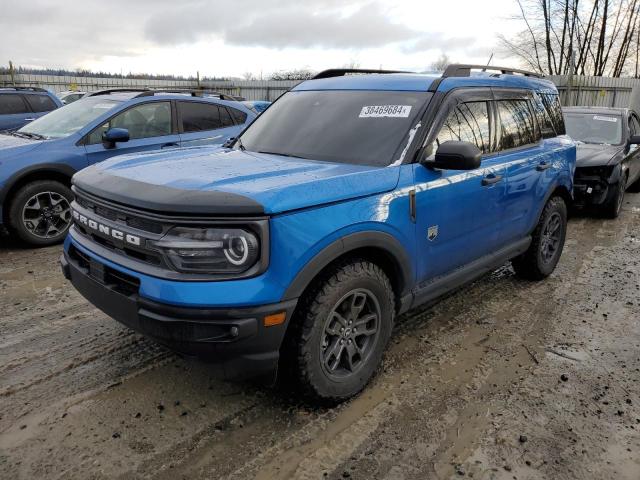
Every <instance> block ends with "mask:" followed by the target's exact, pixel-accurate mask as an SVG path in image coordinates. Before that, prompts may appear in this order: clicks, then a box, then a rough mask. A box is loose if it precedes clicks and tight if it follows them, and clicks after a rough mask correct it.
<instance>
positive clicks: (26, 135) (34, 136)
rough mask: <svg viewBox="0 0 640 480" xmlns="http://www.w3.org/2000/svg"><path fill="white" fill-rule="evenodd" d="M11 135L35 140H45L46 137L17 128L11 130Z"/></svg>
mask: <svg viewBox="0 0 640 480" xmlns="http://www.w3.org/2000/svg"><path fill="white" fill-rule="evenodd" d="M11 135H13V136H14V137H19V138H32V139H35V140H47V137H45V136H44V135H40V134H39V133H31V132H21V131H19V130H16V131H14V132H11Z"/></svg>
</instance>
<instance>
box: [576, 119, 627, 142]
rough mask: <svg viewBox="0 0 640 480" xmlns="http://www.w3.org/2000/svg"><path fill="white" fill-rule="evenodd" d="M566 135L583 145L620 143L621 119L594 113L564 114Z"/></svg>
mask: <svg viewBox="0 0 640 480" xmlns="http://www.w3.org/2000/svg"><path fill="white" fill-rule="evenodd" d="M564 120H565V123H566V125H567V134H568V135H569V136H570V137H571V138H573V139H574V140H577V141H579V142H583V143H597V144H608V145H619V144H621V143H622V117H620V116H619V115H607V114H595V113H565V114H564Z"/></svg>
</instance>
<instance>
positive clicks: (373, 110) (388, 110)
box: [359, 105, 411, 118]
mask: <svg viewBox="0 0 640 480" xmlns="http://www.w3.org/2000/svg"><path fill="white" fill-rule="evenodd" d="M410 112H411V105H369V106H365V107H362V110H360V115H359V118H382V117H390V118H407V117H408V116H409V113H410Z"/></svg>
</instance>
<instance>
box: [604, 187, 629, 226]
mask: <svg viewBox="0 0 640 480" xmlns="http://www.w3.org/2000/svg"><path fill="white" fill-rule="evenodd" d="M626 183H627V182H626V178H624V177H623V178H622V179H620V181H619V182H618V183H617V184H616V185H615V186H614V187H613V192H612V193H611V194H610V196H609V199H608V200H607V202H606V203H605V204H604V205H603V206H602V213H603V214H604V215H605V217H607V218H612V219H613V218H618V216H619V215H620V212H621V211H622V204H623V203H624V194H625V190H626Z"/></svg>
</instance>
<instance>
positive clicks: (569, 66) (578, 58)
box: [500, 0, 640, 77]
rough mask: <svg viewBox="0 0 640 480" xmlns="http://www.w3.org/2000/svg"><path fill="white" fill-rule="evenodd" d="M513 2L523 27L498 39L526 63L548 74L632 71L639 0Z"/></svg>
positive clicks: (639, 32)
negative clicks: (517, 32) (508, 35)
mask: <svg viewBox="0 0 640 480" xmlns="http://www.w3.org/2000/svg"><path fill="white" fill-rule="evenodd" d="M514 1H515V2H516V3H517V4H518V7H519V10H520V14H519V15H518V16H517V17H516V20H517V21H519V22H521V23H522V25H523V29H522V31H521V32H520V33H519V34H517V35H515V36H514V37H512V38H507V37H504V36H501V37H500V40H501V43H502V45H503V47H504V49H505V50H506V51H507V52H508V53H509V54H511V55H513V56H516V57H518V58H520V60H521V61H522V62H523V63H524V64H526V66H527V67H528V68H532V69H534V70H536V71H539V72H541V73H544V74H550V75H564V74H567V73H569V72H572V73H578V74H581V75H598V76H602V75H611V76H614V77H620V76H622V75H625V74H627V75H629V74H632V72H634V73H635V75H636V77H637V76H638V73H639V72H638V69H639V68H640V67H639V66H638V63H639V60H640V59H639V58H638V57H639V55H638V47H639V46H640V18H639V17H640V0H514ZM634 63H635V65H634ZM634 66H635V70H634Z"/></svg>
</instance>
